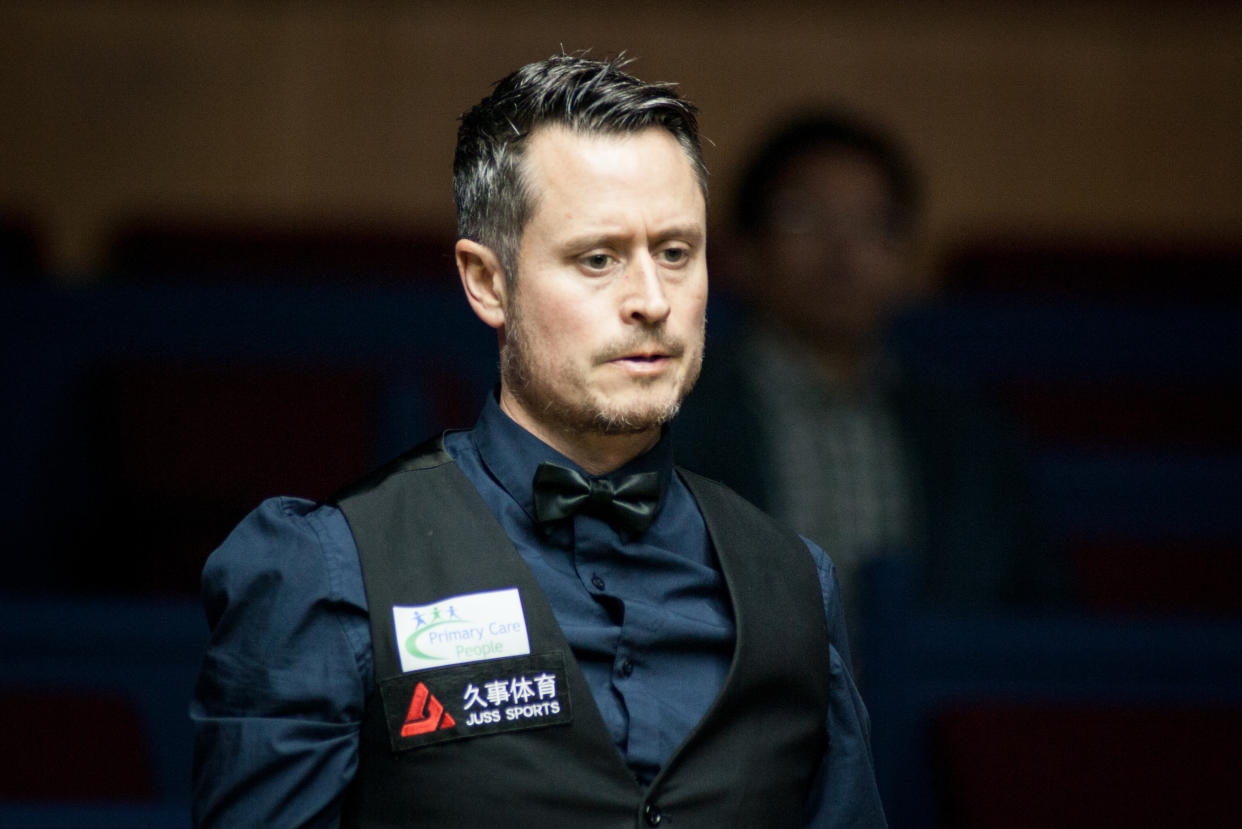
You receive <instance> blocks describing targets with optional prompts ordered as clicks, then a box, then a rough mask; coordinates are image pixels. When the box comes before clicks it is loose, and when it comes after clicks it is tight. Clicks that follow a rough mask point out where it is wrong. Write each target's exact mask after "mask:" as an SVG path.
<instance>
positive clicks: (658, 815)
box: [643, 803, 664, 826]
mask: <svg viewBox="0 0 1242 829" xmlns="http://www.w3.org/2000/svg"><path fill="white" fill-rule="evenodd" d="M643 820H644V821H646V822H647V825H648V826H659V825H660V823H661V822H663V820H664V813H663V812H661V811H660V808H659V807H658V806H656V805H655V804H654V803H648V804H647V805H646V806H644V807H643Z"/></svg>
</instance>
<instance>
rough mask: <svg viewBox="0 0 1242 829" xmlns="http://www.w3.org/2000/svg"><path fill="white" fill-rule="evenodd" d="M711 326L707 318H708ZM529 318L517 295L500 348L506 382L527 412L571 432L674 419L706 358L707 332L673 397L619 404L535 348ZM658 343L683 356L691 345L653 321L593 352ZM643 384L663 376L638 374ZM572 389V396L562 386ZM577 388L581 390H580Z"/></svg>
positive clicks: (634, 428) (632, 429)
mask: <svg viewBox="0 0 1242 829" xmlns="http://www.w3.org/2000/svg"><path fill="white" fill-rule="evenodd" d="M704 328H706V321H704ZM526 333H527V332H526V326H525V319H524V317H523V315H522V312H521V308H520V304H519V303H518V302H517V299H516V297H514V298H512V300H511V302H510V305H509V308H508V309H507V310H506V326H505V341H504V345H503V346H502V347H501V349H500V378H501V382H502V383H503V384H504V387H505V388H506V389H508V390H509V392H510V393H511V394H512V395H513V396H514V398H515V399H517V400H518V401H519V402H520V403H521V404H522V406H523V408H525V409H526V410H527V411H529V412H531V413H532V415H534V416H536V417H537V418H538V419H539V420H540V421H541V422H543V423H547V424H549V425H551V426H553V427H554V428H556V429H558V430H560V431H562V432H567V433H575V434H598V435H626V434H637V433H641V432H646V431H649V430H651V429H655V428H659V427H661V426H663V425H664V424H666V423H668V422H669V421H671V420H672V419H673V418H674V417H676V416H677V413H678V411H680V410H681V402H682V400H684V399H685V397H686V395H687V394H689V393H690V389H691V388H693V386H694V384H695V381H697V380H698V377H699V372H700V370H701V368H702V363H703V348H702V343H703V339H702V337H703V334H702V333H700V340H699V343H700V346H699V348H698V353H697V354H695V355H694V357H693V358H692V361H691V363H689V364H688V365H687V366H686V369H687V370H686V373H685V375H684V376H683V378H682V382H681V386H680V388H678V389H677V393H676V394H675V395H674V397H673V399H671V400H663V401H660V400H652V401H647V402H645V403H635V404H631V405H628V406H626V405H624V404H617V403H613V402H611V401H608V400H606V399H596V398H597V397H598V396H597V395H594V394H592V393H591V392H590V390H589V389H588V388H587V386H586V384H585V379H584V378H580V377H577V376H575V373H574V372H573V370H572V369H571V368H569V367H566V366H564V365H557V364H555V363H554V362H550V361H548V360H547V356H548V355H539V354H534V353H532V349H531V348H530V347H528V345H527V343H528V342H529V338H528V337H527V336H526ZM653 346H654V347H656V348H658V349H659V350H661V351H663V352H664V353H667V354H670V355H674V356H679V357H680V356H684V354H685V353H686V351H687V345H686V344H685V343H683V342H680V341H677V340H674V339H672V338H671V337H669V336H668V335H667V333H666V331H665V329H664V328H663V326H662V325H661V326H651V327H649V328H647V329H644V330H642V331H640V332H637V333H636V334H635V336H634V337H632V338H630V339H629V340H626V341H624V342H619V343H614V344H612V345H610V346H608V347H607V348H604V349H601V350H600V351H599V352H597V353H596V354H593V355H592V365H600V364H602V363H605V362H607V361H609V360H611V359H615V358H617V357H620V356H623V355H625V354H632V353H634V352H636V351H640V350H643V348H644V347H653ZM634 382H635V383H637V384H638V385H640V386H641V385H654V384H656V383H658V382H660V380H659V378H637V379H636V380H635V381H634ZM562 389H564V390H567V391H568V392H569V394H571V395H573V397H570V396H567V395H566V394H565V393H563V392H562V391H561V390H562ZM575 393H576V394H575Z"/></svg>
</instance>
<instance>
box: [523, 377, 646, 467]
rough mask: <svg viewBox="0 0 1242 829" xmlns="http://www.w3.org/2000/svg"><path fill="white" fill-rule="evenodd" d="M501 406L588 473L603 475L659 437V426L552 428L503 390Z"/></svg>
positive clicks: (526, 427)
mask: <svg viewBox="0 0 1242 829" xmlns="http://www.w3.org/2000/svg"><path fill="white" fill-rule="evenodd" d="M500 410H501V411H503V412H504V413H505V414H506V415H508V416H509V418H510V419H511V420H513V422H514V423H516V424H518V425H519V426H521V427H522V428H523V429H525V430H526V431H528V432H530V433H531V434H532V435H534V436H535V437H537V438H539V439H540V440H541V441H543V442H544V443H546V444H547V445H548V446H551V447H552V448H553V449H555V450H556V451H557V452H560V453H561V454H562V455H564V456H565V457H567V458H569V459H570V460H571V461H573V462H574V463H576V464H578V466H580V467H582V469H583V470H584V471H585V472H587V474H590V475H604V474H607V473H609V472H612V471H613V470H614V469H619V468H621V467H622V466H625V465H626V464H627V463H629V462H630V461H632V460H634V458H637V457H638V456H639V455H641V454H643V453H644V452H647V451H649V450H650V449H651V448H652V447H653V446H655V445H656V444H657V443H659V441H660V427H658V426H655V427H652V428H651V429H647V430H645V431H642V432H627V433H619V434H606V433H603V432H594V431H591V432H584V431H580V430H577V429H571V428H555V427H553V426H550V425H547V424H544V423H541V422H539V421H537V420H535V419H534V418H532V417H530V416H529V414H527V412H526V411H525V410H524V409H523V408H522V407H520V406H517V405H514V404H513V403H512V401H510V400H509V399H508V398H507V396H506V395H505V394H504V393H503V391H502V393H501V395H500Z"/></svg>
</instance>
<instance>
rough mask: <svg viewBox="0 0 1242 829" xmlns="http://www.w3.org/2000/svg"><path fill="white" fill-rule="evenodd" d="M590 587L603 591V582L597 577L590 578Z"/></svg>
mask: <svg viewBox="0 0 1242 829" xmlns="http://www.w3.org/2000/svg"><path fill="white" fill-rule="evenodd" d="M591 585H592V586H593V587H594V588H595V589H596V590H603V589H604V580H603V579H601V578H600V577H599V576H598V575H595V576H591Z"/></svg>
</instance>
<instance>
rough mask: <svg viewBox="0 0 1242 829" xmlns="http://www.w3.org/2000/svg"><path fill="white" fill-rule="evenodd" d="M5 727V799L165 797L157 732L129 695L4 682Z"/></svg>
mask: <svg viewBox="0 0 1242 829" xmlns="http://www.w3.org/2000/svg"><path fill="white" fill-rule="evenodd" d="M83 635H89V632H86V631H84V632H83ZM0 733H3V734H4V744H5V750H4V751H3V752H0V799H3V800H10V801H20V802H30V801H61V802H64V801H115V802H154V801H155V800H156V798H157V789H158V787H157V784H156V780H155V777H154V773H153V768H152V764H151V754H150V749H149V745H148V742H147V740H148V738H149V735H148V734H147V733H146V732H145V729H144V728H143V727H142V723H141V722H140V720H139V718H138V715H137V713H136V712H135V710H134V707H133V705H132V704H131V703H130V702H129V700H127V699H126V698H125V697H123V696H120V695H118V694H103V693H97V692H92V691H88V690H83V691H76V692H75V691H67V690H64V689H56V690H52V691H36V690H30V689H20V690H19V689H6V690H0Z"/></svg>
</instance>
